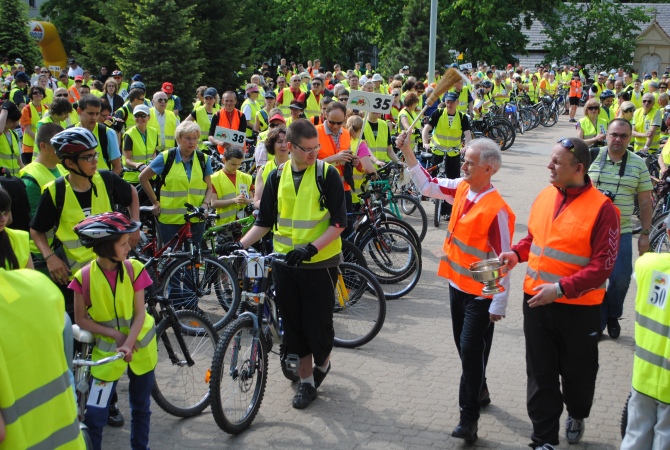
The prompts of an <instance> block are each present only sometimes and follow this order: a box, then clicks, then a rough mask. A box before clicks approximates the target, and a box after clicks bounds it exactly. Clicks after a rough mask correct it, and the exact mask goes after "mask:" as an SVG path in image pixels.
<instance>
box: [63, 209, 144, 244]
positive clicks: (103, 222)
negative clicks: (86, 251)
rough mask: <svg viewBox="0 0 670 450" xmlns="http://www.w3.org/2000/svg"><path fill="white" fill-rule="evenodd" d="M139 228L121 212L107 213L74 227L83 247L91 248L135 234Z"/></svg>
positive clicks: (90, 218) (92, 217) (87, 219)
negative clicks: (122, 236)
mask: <svg viewBox="0 0 670 450" xmlns="http://www.w3.org/2000/svg"><path fill="white" fill-rule="evenodd" d="M139 228H140V225H139V224H136V223H135V222H133V221H131V220H130V219H128V218H127V217H126V216H124V215H123V214H121V213H120V212H106V213H102V214H97V215H95V216H90V217H87V218H86V219H84V220H82V221H81V222H79V223H78V224H77V225H76V226H75V227H74V232H75V233H77V236H79V240H80V241H81V243H82V245H84V246H85V247H87V248H91V247H93V246H94V245H95V244H99V243H101V242H105V241H109V240H112V239H116V238H117V237H118V236H120V235H122V234H128V233H134V232H135V231H137V230H139Z"/></svg>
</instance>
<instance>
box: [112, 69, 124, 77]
mask: <svg viewBox="0 0 670 450" xmlns="http://www.w3.org/2000/svg"><path fill="white" fill-rule="evenodd" d="M112 76H113V77H122V76H123V72H121V71H120V70H115V71H114V72H112Z"/></svg>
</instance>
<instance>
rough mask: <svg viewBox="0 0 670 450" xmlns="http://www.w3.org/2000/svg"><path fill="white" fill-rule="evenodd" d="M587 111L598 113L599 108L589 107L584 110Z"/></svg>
mask: <svg viewBox="0 0 670 450" xmlns="http://www.w3.org/2000/svg"><path fill="white" fill-rule="evenodd" d="M586 109H587V110H588V111H598V110H599V109H600V106H589V107H588V108H586Z"/></svg>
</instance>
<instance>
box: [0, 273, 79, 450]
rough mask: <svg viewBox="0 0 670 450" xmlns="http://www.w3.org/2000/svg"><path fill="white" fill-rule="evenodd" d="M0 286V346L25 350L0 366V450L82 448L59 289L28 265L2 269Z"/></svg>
mask: <svg viewBox="0 0 670 450" xmlns="http://www.w3.org/2000/svg"><path fill="white" fill-rule="evenodd" d="M0 286H2V289H0V317H2V318H3V328H2V333H0V348H2V349H3V351H4V349H10V350H11V351H10V354H11V355H23V357H14V358H11V364H10V363H7V362H4V363H3V367H2V369H0V392H2V395H0V415H2V418H3V421H4V423H5V427H6V436H5V439H4V441H3V442H1V443H0V449H3V450H4V449H7V450H14V449H27V448H30V449H34V448H36V449H49V450H51V449H54V448H58V449H59V450H60V449H63V450H84V449H85V448H86V446H85V444H84V439H83V437H82V435H81V433H80V430H79V421H78V420H77V405H76V402H75V399H74V395H73V391H72V389H71V384H70V377H69V370H68V366H67V361H66V360H65V355H64V353H63V327H64V326H65V321H64V317H65V303H64V302H63V296H62V294H61V293H60V291H59V290H58V288H57V287H56V286H55V285H54V284H53V283H52V282H51V280H49V279H48V278H47V277H46V276H44V275H43V274H41V273H39V272H37V271H35V270H30V269H24V270H20V271H15V270H12V271H5V270H4V269H0ZM27 293H31V294H36V295H27ZM27 317H31V318H33V319H34V320H26V318H27ZM4 356H7V354H6V353H5V355H4Z"/></svg>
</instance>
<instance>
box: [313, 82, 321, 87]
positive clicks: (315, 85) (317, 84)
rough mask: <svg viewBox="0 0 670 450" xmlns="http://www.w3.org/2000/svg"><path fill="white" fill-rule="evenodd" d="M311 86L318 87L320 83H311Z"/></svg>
mask: <svg viewBox="0 0 670 450" xmlns="http://www.w3.org/2000/svg"><path fill="white" fill-rule="evenodd" d="M312 86H314V87H319V86H321V83H312Z"/></svg>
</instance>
